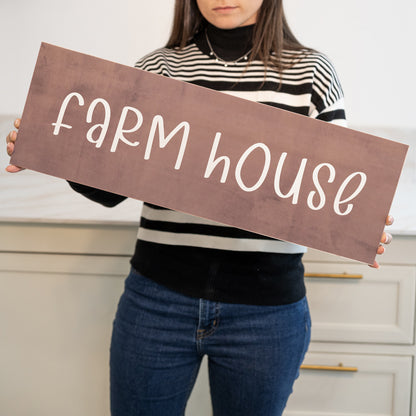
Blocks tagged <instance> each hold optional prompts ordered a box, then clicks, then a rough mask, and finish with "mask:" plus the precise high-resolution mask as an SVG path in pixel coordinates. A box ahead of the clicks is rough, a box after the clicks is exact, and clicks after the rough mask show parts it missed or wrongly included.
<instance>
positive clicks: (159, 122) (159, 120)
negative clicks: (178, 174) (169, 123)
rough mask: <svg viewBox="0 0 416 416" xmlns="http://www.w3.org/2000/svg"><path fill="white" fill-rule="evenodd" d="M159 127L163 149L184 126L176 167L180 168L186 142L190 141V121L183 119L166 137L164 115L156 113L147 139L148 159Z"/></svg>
mask: <svg viewBox="0 0 416 416" xmlns="http://www.w3.org/2000/svg"><path fill="white" fill-rule="evenodd" d="M157 128H159V147H160V148H161V149H163V148H164V147H165V146H166V145H167V144H168V143H169V142H170V140H171V139H172V137H173V136H174V135H175V134H176V133H177V132H178V131H179V130H180V129H182V128H183V136H182V142H181V146H180V149H179V153H178V157H177V159H176V164H175V169H180V167H181V164H182V159H183V155H184V153H185V148H186V144H187V142H188V136H189V129H190V126H189V123H188V122H186V121H182V122H181V123H179V124H178V125H177V126H176V127H175V128H174V129H173V130H172V131H171V132H170V133H169V134H168V136H167V137H165V129H164V124H163V117H162V116H160V115H156V116H154V117H153V121H152V126H151V128H150V132H149V138H148V139H147V145H146V151H145V153H144V158H145V159H146V160H148V159H150V153H151V151H152V145H153V140H154V138H155V134H156V129H157Z"/></svg>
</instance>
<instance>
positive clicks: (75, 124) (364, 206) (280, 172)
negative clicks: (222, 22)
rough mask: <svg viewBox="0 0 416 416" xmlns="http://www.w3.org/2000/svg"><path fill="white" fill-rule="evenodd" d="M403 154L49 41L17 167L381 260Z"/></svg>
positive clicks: (401, 149)
mask: <svg viewBox="0 0 416 416" xmlns="http://www.w3.org/2000/svg"><path fill="white" fill-rule="evenodd" d="M407 148H408V146H406V145H403V144H399V143H396V142H393V141H390V140H386V139H381V138H378V137H375V136H371V135H368V134H364V133H360V132H358V131H354V130H350V129H347V128H343V127H339V126H335V125H331V124H329V123H325V122H322V121H318V120H313V119H310V118H308V117H304V116H300V115H297V114H294V113H291V112H288V111H284V110H279V109H276V108H273V107H270V106H266V105H262V104H258V103H254V102H251V101H247V100H243V99H240V98H235V97H232V96H229V95H226V94H222V93H219V92H216V91H212V90H209V89H206V88H202V87H198V86H194V85H191V84H187V83H185V82H181V81H177V80H172V79H168V78H166V77H162V76H160V75H155V74H151V73H148V72H145V71H141V70H138V69H135V68H131V67H127V66H123V65H119V64H116V63H113V62H109V61H105V60H102V59H98V58H95V57H92V56H89V55H84V54H80V53H77V52H73V51H69V50H66V49H62V48H59V47H56V46H52V45H48V44H42V45H41V49H40V53H39V57H38V60H37V64H36V68H35V72H34V75H33V79H32V83H31V86H30V90H29V94H28V97H27V102H26V106H25V109H24V113H23V117H22V124H21V127H20V130H19V140H18V143H17V146H16V150H15V153H14V155H13V157H12V163H13V164H15V165H18V166H22V167H26V168H29V169H33V170H36V171H39V172H43V173H46V174H49V175H53V176H57V177H60V178H64V179H68V180H71V181H75V182H78V183H82V184H85V185H90V186H93V187H96V188H100V189H104V190H107V191H111V192H114V193H118V194H121V195H125V196H128V197H132V198H136V199H139V200H143V201H147V202H151V203H153V204H157V205H161V206H164V207H167V208H171V209H175V210H178V211H183V212H186V213H190V214H193V215H197V216H200V217H204V218H208V219H211V220H216V221H219V222H222V223H224V224H228V225H232V226H235V227H238V228H242V229H246V230H249V231H254V232H256V233H259V234H264V235H267V236H271V237H275V238H278V239H282V240H286V241H290V242H294V243H298V244H302V245H306V246H309V247H313V248H316V249H319V250H323V251H327V252H330V253H334V254H339V255H342V256H344V257H348V258H351V259H356V260H359V261H362V262H365V263H373V260H374V258H375V253H376V250H377V246H378V244H379V241H380V237H381V234H382V232H383V229H384V222H385V218H386V216H387V214H388V212H389V209H390V205H391V202H392V199H393V195H394V192H395V189H396V186H397V182H398V179H399V176H400V172H401V169H402V165H403V163H404V158H405V155H406V152H407Z"/></svg>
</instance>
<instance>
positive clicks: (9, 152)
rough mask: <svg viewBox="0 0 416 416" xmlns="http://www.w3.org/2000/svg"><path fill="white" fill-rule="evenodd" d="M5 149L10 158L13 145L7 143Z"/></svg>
mask: <svg viewBox="0 0 416 416" xmlns="http://www.w3.org/2000/svg"><path fill="white" fill-rule="evenodd" d="M6 149H7V154H8V155H9V156H11V155H12V154H13V152H14V143H7V146H6Z"/></svg>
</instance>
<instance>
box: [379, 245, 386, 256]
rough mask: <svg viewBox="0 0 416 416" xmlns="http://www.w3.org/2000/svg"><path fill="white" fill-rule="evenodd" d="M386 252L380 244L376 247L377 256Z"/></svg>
mask: <svg viewBox="0 0 416 416" xmlns="http://www.w3.org/2000/svg"><path fill="white" fill-rule="evenodd" d="M385 251H386V249H385V248H384V247H383V246H382V245H381V244H380V245H379V246H378V247H377V254H383V253H384V252H385Z"/></svg>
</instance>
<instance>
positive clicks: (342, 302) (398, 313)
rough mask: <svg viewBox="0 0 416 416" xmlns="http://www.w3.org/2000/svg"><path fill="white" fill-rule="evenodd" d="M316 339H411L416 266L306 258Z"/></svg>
mask: <svg viewBox="0 0 416 416" xmlns="http://www.w3.org/2000/svg"><path fill="white" fill-rule="evenodd" d="M306 270H307V275H309V276H310V277H306V286H307V293H308V299H309V305H310V308H311V313H312V316H313V332H312V340H313V341H342V342H372V343H380V342H382V343H393V344H412V343H413V332H414V313H413V311H414V308H415V268H414V267H410V266H399V265H397V266H390V265H386V266H383V267H381V268H380V269H379V270H374V269H371V268H370V267H368V266H366V265H358V264H348V263H334V264H331V263H307V264H306Z"/></svg>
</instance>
